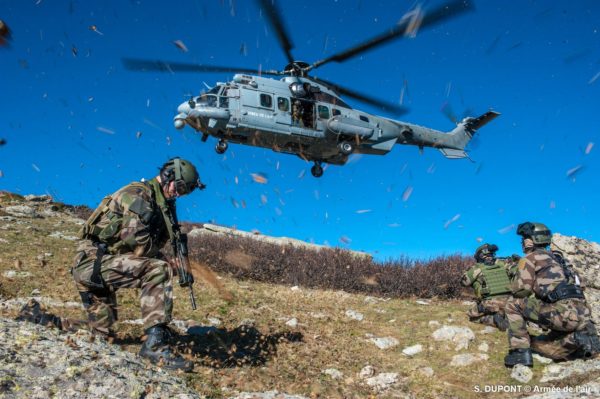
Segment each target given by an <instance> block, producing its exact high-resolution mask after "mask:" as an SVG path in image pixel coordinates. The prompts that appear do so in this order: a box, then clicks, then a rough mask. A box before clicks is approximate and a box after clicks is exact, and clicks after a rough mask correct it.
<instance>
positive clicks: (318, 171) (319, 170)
mask: <svg viewBox="0 0 600 399" xmlns="http://www.w3.org/2000/svg"><path fill="white" fill-rule="evenodd" d="M310 173H312V175H313V176H314V177H321V176H323V167H322V166H321V162H318V161H315V164H314V165H313V167H312V168H310Z"/></svg>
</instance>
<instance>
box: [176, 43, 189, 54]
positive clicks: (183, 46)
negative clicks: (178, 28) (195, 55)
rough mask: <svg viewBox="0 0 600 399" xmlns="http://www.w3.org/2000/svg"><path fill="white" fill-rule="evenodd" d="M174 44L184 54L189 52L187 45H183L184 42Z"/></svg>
mask: <svg viewBox="0 0 600 399" xmlns="http://www.w3.org/2000/svg"><path fill="white" fill-rule="evenodd" d="M173 44H174V45H175V46H176V47H177V48H178V49H179V50H181V51H183V52H184V53H187V52H188V48H187V47H186V45H185V44H183V42H182V41H181V40H174V41H173Z"/></svg>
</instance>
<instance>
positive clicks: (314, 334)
mask: <svg viewBox="0 0 600 399" xmlns="http://www.w3.org/2000/svg"><path fill="white" fill-rule="evenodd" d="M6 201H7V199H6V197H0V206H3V205H6ZM78 227H79V226H77V225H76V224H74V223H73V221H72V220H71V219H70V218H68V217H65V216H64V215H62V216H57V217H54V216H47V217H44V218H33V219H32V218H17V219H15V220H0V238H2V240H0V289H1V290H2V291H1V293H2V295H3V296H5V297H28V296H29V295H30V294H31V292H32V291H33V290H34V289H38V290H39V291H40V294H41V295H42V296H48V297H52V298H53V299H56V300H60V301H78V300H79V299H78V295H77V293H76V290H75V287H74V284H73V282H72V280H71V276H70V274H69V268H70V266H71V261H72V257H73V256H74V249H75V243H74V242H72V241H67V240H65V239H62V238H54V237H50V236H49V234H50V233H51V232H54V231H60V232H61V233H63V234H64V235H74V234H75V233H76V231H77V229H78ZM263 249H264V248H263ZM235 251H237V252H235ZM48 253H51V254H52V255H51V256H48V255H46V256H44V254H48ZM302 256H305V254H303V255H302ZM38 257H40V259H38ZM207 258H208V259H206V263H207V264H208V265H210V266H211V267H213V266H214V264H213V260H212V259H210V257H207ZM221 258H222V259H225V260H227V262H231V263H233V264H234V265H237V267H238V269H239V270H244V269H245V270H246V272H250V273H252V271H253V270H255V269H254V267H255V266H254V265H256V264H257V263H260V259H261V258H260V256H259V254H257V253H248V251H246V248H245V247H244V245H240V244H239V243H238V245H237V248H234V249H232V250H231V251H228V252H226V253H223V254H222V256H221ZM338 259H340V258H338ZM343 259H346V258H343ZM42 260H44V262H42ZM221 262H222V261H221ZM221 264H225V263H223V262H222V263H221ZM264 264H266V265H267V266H268V268H270V269H269V270H274V272H277V273H279V271H278V269H277V267H278V265H276V264H273V263H270V262H264ZM346 266H347V265H346V264H344V265H343V267H340V270H337V271H335V273H336V276H337V277H342V276H344V273H345V271H346V270H348V269H347V268H346ZM289 267H290V266H285V268H286V269H287V270H288V271H289V270H291V269H289ZM388 267H389V265H388ZM217 269H218V267H217ZM8 270H15V271H23V272H29V273H31V277H28V278H17V277H15V278H14V279H7V278H6V277H4V276H3V273H4V272H6V271H8ZM361 270H362V269H361ZM363 271H365V273H364V274H361V273H355V274H352V275H353V278H356V279H357V281H362V282H361V284H363V285H364V286H365V287H367V292H371V291H369V290H372V289H373V288H372V287H374V286H375V287H381V286H382V281H384V282H385V281H387V280H385V279H384V280H382V278H381V276H382V275H383V274H381V273H378V272H377V271H375V272H374V271H373V270H372V269H369V268H366V269H365V270H363ZM236 273H237V272H230V274H223V273H221V275H220V277H219V279H218V282H219V285H220V286H222V289H224V290H226V291H228V292H231V293H232V294H233V299H232V300H231V301H226V300H223V299H222V298H221V295H219V291H218V290H217V289H215V288H213V287H212V286H209V285H203V284H197V285H196V286H195V291H196V297H197V304H198V309H197V310H196V311H192V310H191V306H190V304H189V302H188V299H187V291H185V290H182V289H180V288H179V287H175V296H176V297H177V298H176V301H175V310H174V318H175V319H182V320H194V321H195V322H196V323H198V324H199V325H207V324H208V318H218V319H220V320H221V323H222V324H221V325H220V326H219V328H218V329H216V330H215V331H214V332H213V333H212V334H210V335H207V336H205V337H203V338H195V339H194V340H193V341H194V342H192V339H191V338H189V337H183V338H181V345H180V347H181V348H182V349H184V350H185V348H189V349H191V350H192V352H191V353H189V354H188V355H189V356H191V357H193V358H194V359H195V360H196V362H197V365H196V368H195V370H194V373H192V374H189V375H186V376H185V379H186V381H187V383H188V384H189V385H190V386H193V387H195V389H197V390H198V391H199V392H200V393H203V394H205V395H208V396H209V397H215V398H218V397H226V396H227V392H229V391H228V390H239V391H267V390H273V389H277V390H279V391H281V392H287V393H295V394H302V395H306V396H309V397H321V398H337V397H340V398H341V397H346V398H368V397H370V396H371V395H373V391H372V390H371V389H370V388H369V387H367V386H365V384H364V382H363V381H362V380H361V379H360V378H359V377H358V375H357V374H358V373H359V372H360V370H361V369H362V368H363V367H364V366H365V365H372V366H373V367H374V368H375V370H376V373H379V372H396V373H399V375H400V377H401V378H400V381H401V382H400V383H399V384H398V385H397V386H396V387H395V388H394V389H393V390H392V391H390V392H388V393H384V394H379V395H378V396H377V397H381V398H386V397H390V398H391V397H398V395H401V394H402V393H405V392H410V393H412V394H413V395H414V397H417V398H475V397H480V396H481V394H477V393H476V392H474V389H473V387H474V386H475V385H483V384H488V385H495V384H498V385H506V384H512V383H513V382H511V379H510V376H509V375H510V373H509V371H507V370H506V369H505V368H504V366H503V365H502V357H503V356H504V354H505V351H506V336H505V334H504V333H501V332H496V333H494V334H488V335H482V334H480V331H481V330H482V329H483V327H482V326H479V325H473V324H471V325H470V324H469V323H468V321H467V317H466V316H465V313H464V312H465V311H466V309H467V305H464V304H462V303H461V302H460V301H459V300H455V299H452V300H441V299H436V298H434V299H432V300H431V301H430V305H419V304H417V303H416V301H415V300H416V299H417V298H416V297H410V298H402V299H400V298H391V299H390V298H389V297H388V298H379V299H375V300H373V299H369V300H365V299H366V295H365V294H364V293H348V292H344V291H341V290H331V289H328V290H325V289H318V288H306V287H302V288H300V289H291V288H290V285H291V284H292V283H293V282H294V281H296V282H300V283H303V282H306V281H309V282H310V281H311V280H307V278H308V277H306V276H312V272H310V269H309V268H305V269H303V272H302V273H299V272H296V273H293V274H292V276H293V277H292V278H291V279H288V280H285V282H286V283H288V285H284V284H273V283H265V282H260V281H251V280H240V279H238V278H236V277H234V275H236ZM278 276H280V277H279V278H283V277H281V276H283V274H278ZM242 277H244V276H242ZM250 277H252V276H250ZM315 278H318V276H315ZM254 279H255V280H260V278H254ZM294 279H296V280H294ZM390 279H391V277H390ZM328 281H329V280H328ZM446 282H447V281H446ZM311 284H312V283H309V284H308V285H309V286H310V285H311ZM352 284H354V282H352ZM385 284H392V282H391V281H390V282H388V283H385ZM440 284H441V283H440ZM350 287H354V285H350ZM369 287H371V288H369ZM437 289H438V290H439V289H440V288H439V287H438V288H437ZM442 289H444V288H443V287H442ZM350 291H354V289H350ZM138 295H139V293H138V292H137V291H136V290H122V291H121V292H119V303H120V319H121V320H128V319H137V318H139V317H140V315H139V299H138ZM430 296H431V295H430ZM347 310H354V311H356V312H360V313H362V314H363V315H364V320H363V321H356V320H352V319H350V318H348V317H347V316H346V315H345V313H346V311H347ZM50 311H52V312H54V313H57V314H60V315H63V316H68V317H77V318H81V317H83V315H82V312H81V311H80V310H78V309H68V308H54V309H50ZM1 313H2V315H4V316H14V314H15V311H14V310H3V311H1ZM291 318H296V319H297V320H298V325H297V327H294V328H292V327H288V326H287V325H286V321H288V320H289V319H291ZM431 320H436V321H438V322H440V323H441V324H451V325H462V326H469V327H470V328H471V329H473V331H475V333H476V339H475V341H474V342H473V343H472V344H471V347H470V348H469V349H468V350H467V352H469V353H477V346H478V345H479V344H481V343H483V342H486V343H487V344H488V345H489V352H488V354H489V355H490V360H489V361H487V362H481V363H476V364H475V365H473V366H469V367H465V368H452V367H449V363H450V361H451V359H452V356H454V355H455V354H457V353H465V351H461V352H455V351H454V348H453V346H450V345H448V344H446V343H440V342H434V341H433V340H432V339H431V333H432V332H433V331H434V329H435V328H432V327H430V326H429V325H428V323H429V321H431ZM117 331H118V339H117V340H116V342H117V343H119V344H121V345H122V347H123V348H125V349H126V350H130V351H133V352H135V351H137V350H138V349H139V346H140V344H141V341H140V338H139V337H140V336H141V334H142V331H141V328H140V327H139V326H137V325H131V324H125V323H120V324H119V325H118V327H117ZM370 334H372V335H374V336H376V337H388V336H389V337H394V338H396V339H398V341H399V342H400V345H399V346H397V347H395V348H392V349H388V350H380V349H378V348H377V347H376V346H375V345H374V344H372V343H370V342H368V340H367V337H368V336H369V335H370ZM414 344H422V345H423V347H424V351H423V352H421V353H419V354H417V355H416V356H415V357H414V358H408V357H406V356H405V355H403V354H402V349H403V348H404V347H407V346H410V345H414ZM423 367H431V368H432V369H433V370H434V372H435V375H434V377H426V376H424V375H423V374H422V373H421V372H420V369H421V368H423ZM328 368H335V369H338V370H339V371H341V372H342V373H343V377H342V378H341V379H338V380H334V379H332V378H331V377H330V376H328V375H325V374H323V373H322V371H323V370H325V369H328ZM534 375H535V377H534V381H532V383H536V382H537V381H538V380H539V378H540V376H541V371H540V367H539V366H537V365H536V367H535V368H534ZM494 397H499V395H498V394H495V395H494Z"/></svg>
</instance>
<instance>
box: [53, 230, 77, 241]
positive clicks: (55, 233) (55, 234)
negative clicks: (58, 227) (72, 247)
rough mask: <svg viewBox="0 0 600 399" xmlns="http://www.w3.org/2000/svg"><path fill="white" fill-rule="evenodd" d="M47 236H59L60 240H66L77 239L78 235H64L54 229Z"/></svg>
mask: <svg viewBox="0 0 600 399" xmlns="http://www.w3.org/2000/svg"><path fill="white" fill-rule="evenodd" d="M49 237H52V238H60V239H62V240H67V241H79V237H75V236H71V235H66V234H64V233H61V232H60V231H55V232H52V233H50V235H49Z"/></svg>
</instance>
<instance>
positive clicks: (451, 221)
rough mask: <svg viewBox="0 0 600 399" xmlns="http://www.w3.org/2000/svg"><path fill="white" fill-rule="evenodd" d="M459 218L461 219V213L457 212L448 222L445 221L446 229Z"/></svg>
mask: <svg viewBox="0 0 600 399" xmlns="http://www.w3.org/2000/svg"><path fill="white" fill-rule="evenodd" d="M458 219H460V213H457V214H456V215H454V216H452V219H450V220H448V221H447V222H446V223H444V229H447V228H448V227H450V225H451V224H452V223H454V222H456V221H457V220H458Z"/></svg>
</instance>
